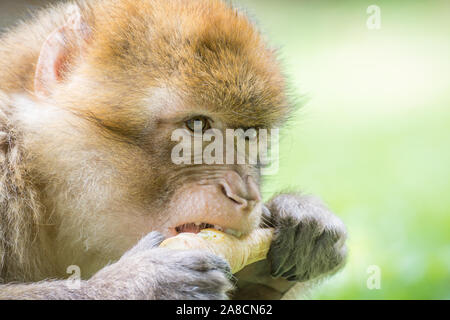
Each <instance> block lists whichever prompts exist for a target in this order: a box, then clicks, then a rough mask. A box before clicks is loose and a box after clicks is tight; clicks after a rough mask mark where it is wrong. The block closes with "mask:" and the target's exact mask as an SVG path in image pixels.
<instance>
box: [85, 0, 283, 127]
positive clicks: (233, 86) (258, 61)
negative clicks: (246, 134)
mask: <svg viewBox="0 0 450 320" xmlns="http://www.w3.org/2000/svg"><path fill="white" fill-rule="evenodd" d="M101 3H103V4H102V5H99V6H96V7H93V8H92V9H91V10H92V12H94V15H93V16H94V18H93V19H92V20H91V23H93V24H94V28H93V30H94V35H93V41H92V43H91V50H90V51H89V56H88V61H89V63H90V64H94V65H96V66H98V67H99V68H97V70H99V71H100V72H101V73H102V74H103V76H104V75H105V74H106V76H107V77H106V78H109V79H111V78H114V81H115V82H120V81H122V82H123V83H125V84H128V85H132V86H134V87H139V88H146V87H154V86H161V84H166V85H168V86H170V87H172V88H175V89H176V90H177V92H178V94H179V95H180V96H182V97H183V100H184V101H185V102H186V104H185V105H186V106H198V107H201V108H208V109H209V110H210V111H211V112H221V113H222V114H227V115H228V117H229V118H230V119H233V121H236V122H246V123H247V124H249V125H259V124H265V125H269V124H271V123H274V122H278V121H279V120H280V119H282V118H284V117H285V116H286V115H287V114H288V112H289V110H288V104H287V101H286V96H285V82H284V78H283V76H282V74H281V72H280V69H279V65H278V62H277V60H276V57H275V54H274V52H273V50H271V49H270V48H268V47H267V45H266V43H265V42H264V41H263V39H262V37H261V35H260V34H259V32H258V31H257V30H256V29H255V27H254V26H253V25H252V23H251V22H250V21H249V20H248V19H247V18H246V17H245V16H244V15H243V14H241V13H239V12H238V11H236V10H235V9H233V8H231V7H230V6H229V5H228V4H226V3H224V2H222V1H219V0H202V1H200V0H191V1H177V0H164V1H163V0H153V1H131V0H119V1H111V0H104V1H103V2H101ZM106 4H108V5H106Z"/></svg>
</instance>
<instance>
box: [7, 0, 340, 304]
mask: <svg viewBox="0 0 450 320" xmlns="http://www.w3.org/2000/svg"><path fill="white" fill-rule="evenodd" d="M74 4H76V7H74ZM74 8H78V9H76V10H75V11H76V13H78V12H79V13H80V15H81V17H79V16H78V14H75V15H74V13H73V10H72V9H74ZM58 39H63V40H62V41H57V40H58ZM47 63H48V64H47ZM0 79H1V82H0V278H1V279H0V282H2V283H6V285H0V298H32V299H34V298H47V299H49V298H59V299H105V298H115V299H122V298H136V299H158V298H159V299H223V298H226V297H227V292H228V291H229V290H230V287H231V283H230V280H229V278H228V277H227V272H229V271H228V269H227V264H226V263H225V262H224V261H223V260H221V259H220V258H219V257H216V256H211V255H208V254H206V253H204V252H198V251H186V252H172V251H170V250H169V251H168V250H167V249H161V248H159V249H158V248H156V247H157V246H158V244H159V243H160V241H161V240H162V235H163V236H166V237H167V236H171V235H173V234H174V233H176V229H175V227H177V226H182V225H184V224H186V223H193V222H207V223H209V224H213V225H220V226H221V227H223V228H224V229H227V228H229V229H234V230H235V231H239V232H242V233H244V234H245V233H247V232H249V231H251V230H252V229H254V228H256V227H258V226H260V225H261V210H258V209H256V210H254V209H255V208H261V205H262V204H261V198H260V194H259V183H258V181H259V169H258V168H257V167H256V166H252V165H178V166H177V165H175V164H174V163H173V162H172V160H171V151H172V149H173V147H174V145H175V144H176V142H173V141H171V134H172V133H173V131H174V130H175V129H179V128H182V127H183V126H184V125H185V122H186V120H188V119H192V118H193V117H197V116H206V117H209V118H210V119H211V122H212V126H213V127H214V128H216V129H219V130H222V131H224V130H225V129H226V128H238V127H244V128H247V127H257V128H271V127H275V126H278V125H280V124H281V123H283V121H284V119H285V118H286V117H287V115H288V114H289V111H290V110H289V108H288V105H287V101H286V96H285V93H284V91H285V88H284V86H285V85H284V81H283V77H282V75H281V74H280V71H279V67H278V65H277V61H276V58H275V56H274V53H273V51H272V50H270V49H269V48H268V47H267V46H266V44H265V42H264V41H263V39H262V37H261V35H260V34H259V33H258V32H257V31H256V30H255V28H254V27H253V26H252V24H251V23H250V22H249V20H248V19H247V18H246V17H245V16H244V15H242V14H240V13H239V12H238V11H236V10H235V9H233V8H231V7H230V6H229V5H228V4H226V3H224V2H222V1H219V0H189V1H188V0H142V1H136V0H85V1H83V0H80V1H77V2H74V3H67V4H61V5H58V6H56V7H50V8H48V9H46V10H44V11H43V12H41V13H40V14H38V15H37V17H36V18H35V19H34V20H33V21H30V22H27V23H23V24H22V25H20V26H18V27H17V28H16V29H13V30H11V31H10V32H8V33H7V34H6V35H4V36H3V38H2V39H0ZM186 131H187V130H185V132H186ZM187 132H188V133H187V134H189V136H190V133H189V131H187ZM236 199H238V201H237V200H236ZM239 200H241V201H239ZM250 203H251V205H249V204H250ZM268 205H269V207H270V212H269V214H268V215H267V216H265V220H266V222H267V223H269V222H270V226H271V227H273V228H275V234H276V237H275V238H274V241H273V243H272V246H271V251H270V252H269V258H268V260H265V261H262V263H261V264H258V265H257V266H253V267H254V268H256V269H253V271H250V272H247V274H245V272H244V273H241V275H237V277H238V278H239V279H240V285H238V289H239V290H242V292H243V294H241V295H237V296H238V297H241V298H242V297H247V298H248V297H251V296H249V295H251V294H252V292H253V293H257V292H255V291H258V292H260V293H261V294H263V296H260V297H264V298H267V297H276V298H279V297H280V296H281V295H282V294H283V293H284V292H286V290H288V289H289V288H290V287H292V285H293V283H294V282H292V281H302V282H304V281H307V280H310V279H311V278H314V277H317V276H318V275H323V274H327V273H329V272H331V271H335V270H337V268H338V267H340V266H341V265H342V263H343V261H344V258H345V245H344V243H345V227H344V226H343V224H342V223H341V222H340V221H339V219H337V218H336V217H334V215H333V214H332V213H331V212H329V211H328V210H327V209H326V207H324V206H322V205H318V204H317V201H316V200H314V201H313V200H311V199H309V198H308V197H302V196H298V195H286V196H283V195H281V196H278V197H276V198H274V199H273V200H272V201H271V202H270V203H269V204H268ZM268 210H269V209H268ZM154 231H157V232H154ZM158 232H159V233H158ZM161 234H162V235H161ZM318 236H320V241H317V239H316V238H317V237H318ZM140 239H141V240H140ZM298 239H300V243H297V242H296V241H297V240H298ZM131 248H132V249H131ZM130 249H131V250H130ZM70 265H77V266H79V267H80V268H81V272H82V273H81V276H82V278H83V279H84V280H83V282H82V286H81V288H80V289H79V290H74V289H71V288H68V287H67V286H66V283H65V282H64V281H63V280H55V281H48V280H46V279H49V278H53V279H55V278H56V279H63V278H65V277H66V276H67V274H66V268H67V267H68V266H70ZM292 266H295V268H293V267H292ZM271 268H272V270H271ZM248 273H250V274H248ZM275 273H276V275H277V277H278V278H276V279H274V278H272V277H271V276H272V275H274V274H275ZM241 277H242V280H241ZM255 278H256V279H255ZM245 279H246V280H245ZM41 280H45V281H41ZM288 280H290V281H288ZM13 281H19V282H33V283H32V284H20V285H19V284H9V283H10V282H13ZM36 281H41V282H36ZM246 288H247V289H246ZM258 288H259V289H258ZM262 288H264V289H262ZM253 297H255V296H253Z"/></svg>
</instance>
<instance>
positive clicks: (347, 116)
mask: <svg viewBox="0 0 450 320" xmlns="http://www.w3.org/2000/svg"><path fill="white" fill-rule="evenodd" d="M55 1H56V0H52V2H55ZM48 2H49V1H44V0H2V1H1V3H0V9H1V10H0V27H4V26H8V25H9V24H11V23H12V22H14V21H15V20H16V19H17V16H18V15H20V14H23V13H24V12H25V9H28V10H31V11H33V10H35V9H36V8H37V7H39V6H41V5H43V4H45V3H48ZM233 3H235V4H236V5H238V6H241V7H243V8H246V9H247V11H248V12H249V13H250V14H251V15H253V16H255V17H256V20H257V21H259V24H260V27H261V29H262V30H263V32H264V33H265V35H266V36H267V38H268V39H269V41H270V42H271V43H272V44H273V46H275V47H278V48H279V52H280V57H281V61H282V63H283V67H284V70H285V72H286V74H287V75H288V76H289V78H290V87H291V90H290V91H291V92H292V94H293V96H294V97H297V99H298V100H302V101H303V107H302V108H301V109H299V111H298V112H297V113H296V114H295V116H294V117H293V118H292V120H291V121H290V122H289V125H288V127H287V128H286V129H285V130H284V131H283V140H282V145H281V150H280V153H281V159H280V170H279V173H278V174H277V175H276V176H271V177H269V178H268V179H267V180H266V182H265V185H264V195H265V198H266V199H268V198H269V197H270V196H271V195H272V194H273V193H274V192H277V191H279V190H303V191H304V192H307V193H312V194H316V195H319V196H320V197H322V198H323V199H324V200H325V201H326V202H327V204H328V205H329V206H330V207H331V208H332V209H333V211H335V212H336V213H337V214H338V215H339V216H340V217H341V218H342V219H343V220H344V221H345V223H346V224H347V226H348V230H349V259H348V264H347V266H346V268H345V269H344V270H343V271H342V272H340V273H339V274H338V275H336V276H334V277H332V278H330V279H328V280H327V281H325V282H324V283H323V284H322V285H321V286H320V287H319V288H318V289H315V290H313V291H312V292H311V293H310V294H309V295H308V297H307V298H312V299H450V85H449V84H450V81H449V80H450V2H449V1H448V0H442V1H437V0H431V1H414V0H403V1H398V0H396V1H394V0H384V1H363V0H358V1H356V0H354V1H344V0H340V1H337V0H330V1H324V0H316V1H312V0H310V1H307V0H303V1H295V0H277V1H274V0H271V1H269V0H233ZM373 4H375V5H378V6H379V8H380V9H381V29H379V30H369V29H368V28H367V25H366V21H367V19H368V18H369V17H370V14H367V12H366V10H367V8H368V7H369V6H370V5H373ZM371 266H377V267H379V270H380V271H381V278H380V279H381V281H380V284H381V288H380V289H379V290H376V289H374V290H370V289H369V288H368V286H367V280H368V278H369V277H370V276H371V275H373V274H372V273H368V271H371V269H370V267H371ZM296 298H300V296H297V297H296Z"/></svg>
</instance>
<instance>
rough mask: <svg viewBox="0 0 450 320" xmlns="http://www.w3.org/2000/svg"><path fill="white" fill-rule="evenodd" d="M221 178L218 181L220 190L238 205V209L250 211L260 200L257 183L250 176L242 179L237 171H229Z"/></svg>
mask: <svg viewBox="0 0 450 320" xmlns="http://www.w3.org/2000/svg"><path fill="white" fill-rule="evenodd" d="M223 178H224V179H223V180H222V181H221V183H220V185H221V188H222V192H223V193H224V195H225V196H226V197H227V198H228V199H230V200H231V201H233V202H235V203H236V204H237V205H239V207H240V209H242V210H245V211H248V212H251V211H252V210H253V208H254V207H255V206H256V204H257V203H258V202H260V201H261V195H260V192H259V188H258V185H257V184H256V182H255V181H254V179H253V178H252V177H251V176H246V177H245V179H242V178H241V176H240V175H239V174H238V173H237V172H235V171H229V172H226V173H225V174H224V177H223Z"/></svg>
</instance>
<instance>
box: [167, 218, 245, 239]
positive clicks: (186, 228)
mask: <svg viewBox="0 0 450 320" xmlns="http://www.w3.org/2000/svg"><path fill="white" fill-rule="evenodd" d="M203 229H216V230H219V231H222V232H225V233H228V234H230V235H232V236H235V237H237V238H239V237H241V236H242V232H239V231H237V230H234V229H230V228H223V227H221V226H219V225H216V224H210V223H206V222H193V223H185V224H182V225H180V226H178V227H175V231H176V232H177V233H184V232H188V233H199V232H200V231H202V230H203Z"/></svg>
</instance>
